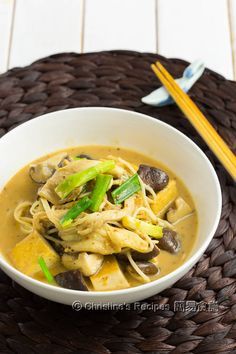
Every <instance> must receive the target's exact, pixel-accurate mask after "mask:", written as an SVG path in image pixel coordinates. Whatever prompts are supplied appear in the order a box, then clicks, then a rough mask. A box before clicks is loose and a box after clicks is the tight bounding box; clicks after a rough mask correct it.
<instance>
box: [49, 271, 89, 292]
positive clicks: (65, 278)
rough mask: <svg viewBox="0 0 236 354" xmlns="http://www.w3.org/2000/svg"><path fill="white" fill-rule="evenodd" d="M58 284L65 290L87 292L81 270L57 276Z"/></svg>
mask: <svg viewBox="0 0 236 354" xmlns="http://www.w3.org/2000/svg"><path fill="white" fill-rule="evenodd" d="M55 279H56V282H57V283H58V284H59V285H60V286H62V287H63V288H67V289H73V290H84V291H87V290H88V287H87V285H86V284H85V281H84V278H83V276H82V274H81V272H80V271H79V270H68V271H67V272H62V273H59V274H57V275H56V276H55Z"/></svg>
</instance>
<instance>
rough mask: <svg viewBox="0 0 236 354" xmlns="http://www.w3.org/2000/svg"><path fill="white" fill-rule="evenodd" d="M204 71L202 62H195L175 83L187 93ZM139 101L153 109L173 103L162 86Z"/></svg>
mask: <svg viewBox="0 0 236 354" xmlns="http://www.w3.org/2000/svg"><path fill="white" fill-rule="evenodd" d="M204 70H205V65H204V63H203V61H201V60H196V61H194V62H193V63H192V64H190V65H189V66H188V67H187V68H186V69H185V70H184V72H183V76H182V77H181V78H179V79H176V80H175V82H177V83H178V84H179V86H180V87H181V88H182V90H184V92H188V91H189V90H190V88H191V87H192V86H193V85H194V84H195V82H196V81H197V80H198V79H199V78H200V77H201V76H202V74H203V72H204ZM141 101H142V102H143V103H145V104H148V105H150V106H155V107H162V106H166V105H168V104H173V103H175V102H174V100H173V99H172V97H171V96H170V95H169V93H168V91H167V90H166V89H165V87H164V86H162V87H160V88H158V89H156V90H154V91H153V92H151V93H150V94H149V95H147V96H145V97H143V98H142V99H141Z"/></svg>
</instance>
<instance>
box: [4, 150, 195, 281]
mask: <svg viewBox="0 0 236 354" xmlns="http://www.w3.org/2000/svg"><path fill="white" fill-rule="evenodd" d="M63 151H66V152H68V153H69V154H70V155H74V156H76V155H78V154H88V155H91V156H92V157H93V158H95V159H96V158H105V157H107V155H114V156H119V157H122V158H124V159H126V160H128V161H130V162H132V163H133V164H135V165H139V164H147V165H151V166H155V167H159V168H162V169H163V170H164V171H166V172H167V173H168V175H169V176H170V178H174V179H175V180H176V182H177V186H178V191H179V195H180V196H182V197H183V198H184V199H185V200H186V202H187V203H188V204H189V205H190V206H191V207H193V208H194V204H193V200H192V197H191V195H190V193H189V191H188V190H187V189H186V187H185V186H184V184H183V183H182V182H181V181H180V180H179V179H178V178H177V177H176V176H175V175H174V174H173V173H172V172H171V171H170V170H169V169H168V168H166V167H165V166H163V165H162V164H160V163H159V162H157V161H156V160H153V159H152V158H149V157H148V156H146V155H142V154H140V153H138V152H136V151H132V150H128V149H124V148H117V147H106V146H81V147H76V148H69V149H65V150H63ZM56 153H58V151H57V152H56ZM52 155H54V154H50V155H46V156H43V157H42V158H40V159H38V160H37V161H40V160H44V159H46V158H48V157H50V156H52ZM28 170H29V165H27V166H25V167H23V168H22V169H21V170H20V171H18V172H17V173H16V174H15V175H14V176H13V177H12V178H11V179H10V181H9V182H8V183H7V184H6V186H5V187H4V189H3V190H2V192H1V193H0V206H1V208H0V220H1V232H0V251H1V253H2V254H3V255H4V256H5V257H6V258H7V260H8V261H9V262H11V261H10V258H9V252H10V251H11V250H12V248H13V247H14V246H15V244H16V243H17V242H19V241H21V240H22V239H23V238H24V237H25V236H24V235H22V232H21V230H20V226H19V224H18V223H17V222H16V221H15V219H14V217H13V213H14V209H15V208H16V206H17V205H18V204H19V203H20V202H22V201H25V200H27V201H34V200H35V199H36V194H37V190H38V185H37V184H36V183H35V182H33V181H32V180H31V178H30V177H29V174H28ZM175 229H176V231H177V232H178V233H179V235H180V240H181V245H182V247H181V250H180V252H179V253H178V254H177V255H175V254H171V253H168V252H166V251H164V250H161V252H160V254H159V255H158V258H157V259H158V266H159V267H160V270H161V271H160V273H159V275H157V276H153V278H152V279H153V280H154V279H157V278H160V277H162V276H164V275H166V274H168V273H170V272H172V271H173V270H175V269H176V268H178V267H179V266H180V265H182V264H183V263H184V262H185V261H186V259H187V258H188V257H189V256H190V254H191V251H192V248H193V246H194V243H195V240H196V234H197V215H196V212H195V213H193V214H192V215H191V216H189V217H188V218H186V219H185V220H183V221H180V222H179V223H178V225H176V227H175ZM29 262H30V259H29ZM63 269H65V268H64V267H63V266H61V267H59V269H58V268H57V269H53V270H52V273H53V274H57V273H58V272H60V271H62V270H63ZM127 278H128V281H129V282H130V285H131V286H135V285H138V284H140V283H139V282H138V281H136V280H135V279H133V278H132V277H131V276H128V275H127ZM37 279H39V280H41V281H44V278H43V276H38V277H37Z"/></svg>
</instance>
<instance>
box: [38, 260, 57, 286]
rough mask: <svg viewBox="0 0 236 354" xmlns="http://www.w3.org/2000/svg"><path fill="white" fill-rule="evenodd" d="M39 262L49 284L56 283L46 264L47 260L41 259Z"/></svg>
mask: <svg viewBox="0 0 236 354" xmlns="http://www.w3.org/2000/svg"><path fill="white" fill-rule="evenodd" d="M38 262H39V265H40V268H41V269H42V272H43V274H44V276H45V278H46V279H47V281H48V282H49V283H56V281H55V279H54V277H53V275H52V274H51V272H50V270H49V269H48V267H47V264H46V262H45V260H44V259H43V257H39V259H38Z"/></svg>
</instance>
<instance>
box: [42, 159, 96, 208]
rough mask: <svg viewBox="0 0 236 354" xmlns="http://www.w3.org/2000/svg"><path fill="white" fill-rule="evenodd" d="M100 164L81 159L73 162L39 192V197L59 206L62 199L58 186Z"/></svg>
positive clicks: (56, 173)
mask: <svg viewBox="0 0 236 354" xmlns="http://www.w3.org/2000/svg"><path fill="white" fill-rule="evenodd" d="M98 163H99V161H96V160H86V159H81V160H75V161H72V162H70V163H69V164H68V165H66V166H65V167H62V168H59V169H58V170H57V171H56V172H55V173H54V175H53V176H52V177H51V178H49V179H48V180H47V182H46V183H45V185H44V186H43V187H42V188H41V189H40V190H39V192H38V194H39V196H40V197H43V198H45V199H47V200H48V201H49V202H51V203H53V204H58V203H59V202H60V198H59V196H58V195H57V194H56V192H55V188H56V187H57V185H58V184H59V183H61V182H62V181H63V180H64V179H65V178H66V177H67V176H69V175H72V174H73V173H76V172H81V171H83V170H86V169H87V168H89V167H92V166H95V165H97V164H98Z"/></svg>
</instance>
